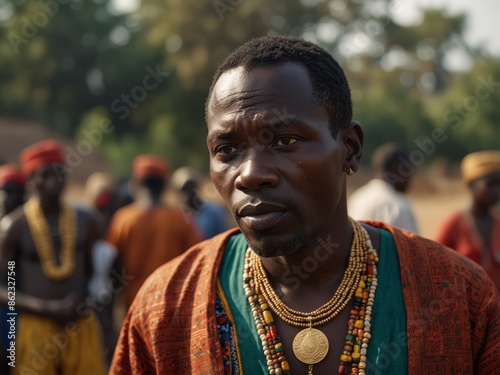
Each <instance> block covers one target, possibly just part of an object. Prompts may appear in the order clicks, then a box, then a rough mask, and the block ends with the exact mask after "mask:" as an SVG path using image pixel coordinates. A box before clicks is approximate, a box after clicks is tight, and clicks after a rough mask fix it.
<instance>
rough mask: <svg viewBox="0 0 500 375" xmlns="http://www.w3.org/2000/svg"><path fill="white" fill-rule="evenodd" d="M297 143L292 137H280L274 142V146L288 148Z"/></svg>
mask: <svg viewBox="0 0 500 375" xmlns="http://www.w3.org/2000/svg"><path fill="white" fill-rule="evenodd" d="M295 142H297V139H295V138H292V137H282V138H279V139H278V140H277V141H276V146H289V145H292V144H294V143H295Z"/></svg>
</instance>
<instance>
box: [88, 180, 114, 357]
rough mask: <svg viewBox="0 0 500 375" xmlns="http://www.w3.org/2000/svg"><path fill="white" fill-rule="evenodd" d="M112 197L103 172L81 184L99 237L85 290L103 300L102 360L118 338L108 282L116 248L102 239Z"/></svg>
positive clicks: (110, 211) (110, 286)
mask: <svg viewBox="0 0 500 375" xmlns="http://www.w3.org/2000/svg"><path fill="white" fill-rule="evenodd" d="M115 196H116V183H115V180H114V178H113V176H112V175H111V174H110V173H107V172H95V173H93V174H91V175H90V176H89V177H88V178H87V181H86V183H85V190H84V193H83V201H84V203H85V206H86V208H87V209H88V210H89V211H90V214H91V215H93V216H94V218H95V219H96V221H97V222H98V224H99V228H100V232H101V237H102V238H101V239H99V240H97V241H96V242H95V244H94V246H93V247H92V261H93V264H94V273H93V274H92V277H91V278H90V281H89V293H90V295H91V296H92V297H93V298H94V299H95V300H96V301H103V303H101V304H100V309H99V310H98V312H97V313H98V315H99V320H100V321H101V325H102V328H103V343H104V346H105V349H106V360H107V362H108V364H109V363H111V359H112V358H113V351H114V347H115V344H116V340H117V338H118V335H117V332H116V330H115V329H114V326H113V300H114V298H115V295H114V293H112V290H113V289H112V288H113V287H112V281H111V278H110V272H111V269H112V266H113V263H114V261H115V259H116V257H117V255H118V252H117V250H116V248H115V247H114V246H113V245H111V244H110V243H108V242H107V241H105V240H104V239H103V238H104V237H105V235H106V232H107V228H108V224H109V221H110V220H111V216H112V214H113V209H114V206H113V203H114V200H115Z"/></svg>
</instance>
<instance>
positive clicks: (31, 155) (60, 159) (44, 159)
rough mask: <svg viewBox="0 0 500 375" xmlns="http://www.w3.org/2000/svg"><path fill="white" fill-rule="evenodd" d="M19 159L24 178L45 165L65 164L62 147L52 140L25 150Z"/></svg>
mask: <svg viewBox="0 0 500 375" xmlns="http://www.w3.org/2000/svg"><path fill="white" fill-rule="evenodd" d="M19 159H20V161H21V166H22V169H23V173H24V175H25V176H29V175H30V174H31V173H33V171H35V170H36V169H38V168H40V167H42V166H44V165H46V164H50V163H61V164H64V163H65V161H64V153H63V149H62V146H61V144H60V143H59V142H58V141H56V140H54V139H49V140H46V141H42V142H38V143H35V144H34V145H32V146H29V147H27V148H25V149H24V150H23V151H22V152H21V155H20V157H19Z"/></svg>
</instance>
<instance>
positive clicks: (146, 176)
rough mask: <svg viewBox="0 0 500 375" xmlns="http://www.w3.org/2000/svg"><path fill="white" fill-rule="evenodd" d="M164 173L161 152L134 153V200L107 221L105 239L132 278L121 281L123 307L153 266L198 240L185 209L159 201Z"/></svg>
mask: <svg viewBox="0 0 500 375" xmlns="http://www.w3.org/2000/svg"><path fill="white" fill-rule="evenodd" d="M167 174H168V164H167V162H166V160H164V159H163V158H161V157H160V156H157V155H139V156H137V157H136V158H135V160H134V162H133V184H134V189H135V196H136V200H135V202H134V203H131V204H129V205H127V206H125V207H122V208H120V209H119V210H118V211H117V212H116V213H115V214H114V215H113V217H112V219H111V222H110V225H109V229H108V233H107V238H106V240H107V242H109V243H110V244H112V245H113V246H115V247H116V248H117V249H118V257H119V263H120V264H121V265H122V266H123V267H124V270H125V273H126V274H127V275H128V277H129V278H133V279H131V280H129V281H127V285H124V288H125V304H126V307H128V306H130V304H131V303H132V301H133V299H134V297H135V295H136V294H137V291H138V290H139V289H140V287H141V285H142V284H143V283H144V281H145V280H146V279H147V277H148V276H149V275H150V274H151V273H152V272H153V271H154V270H155V269H156V268H158V267H159V266H161V265H162V264H164V263H165V262H167V261H169V260H171V259H173V258H175V257H176V256H178V255H180V254H182V253H183V252H184V251H185V250H187V249H188V248H189V247H191V246H192V245H194V244H195V243H197V242H199V241H200V240H201V234H200V232H199V229H198V227H197V226H196V224H195V221H194V219H193V218H192V217H191V216H190V215H189V214H188V213H187V212H185V211H184V210H182V209H181V208H179V207H174V206H170V205H167V204H164V203H163V202H162V199H161V197H162V192H163V190H164V187H165V179H166V177H167Z"/></svg>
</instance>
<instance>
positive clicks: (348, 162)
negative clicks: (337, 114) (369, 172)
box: [339, 121, 365, 174]
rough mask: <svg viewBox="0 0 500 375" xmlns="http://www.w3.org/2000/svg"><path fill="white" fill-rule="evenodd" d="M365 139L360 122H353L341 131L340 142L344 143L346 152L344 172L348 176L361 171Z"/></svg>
mask: <svg viewBox="0 0 500 375" xmlns="http://www.w3.org/2000/svg"><path fill="white" fill-rule="evenodd" d="M364 138H365V135H364V133H363V128H362V127H361V124H360V123H359V122H358V121H351V123H350V124H349V125H348V126H346V127H345V128H343V129H341V130H340V131H339V140H341V141H342V142H343V144H344V146H345V150H346V155H345V162H344V171H345V172H346V173H347V174H353V173H355V172H356V171H357V170H358V169H359V165H360V164H361V157H362V155H363V141H364Z"/></svg>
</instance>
